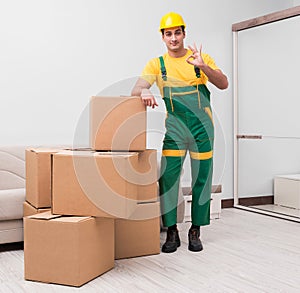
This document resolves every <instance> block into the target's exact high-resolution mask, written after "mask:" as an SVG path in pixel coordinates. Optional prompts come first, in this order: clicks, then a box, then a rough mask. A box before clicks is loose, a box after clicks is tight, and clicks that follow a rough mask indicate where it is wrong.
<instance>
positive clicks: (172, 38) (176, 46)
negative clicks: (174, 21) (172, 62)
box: [162, 26, 185, 52]
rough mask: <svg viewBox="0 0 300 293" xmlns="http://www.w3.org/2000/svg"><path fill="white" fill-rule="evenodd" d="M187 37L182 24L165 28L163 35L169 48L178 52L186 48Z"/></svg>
mask: <svg viewBox="0 0 300 293" xmlns="http://www.w3.org/2000/svg"><path fill="white" fill-rule="evenodd" d="M184 38H185V33H184V32H183V31H182V28H181V27H180V26H178V27H172V28H168V29H165V30H164V34H163V36H162V39H163V41H164V42H165V44H166V46H167V48H168V50H170V51H173V52H177V51H179V50H181V49H182V48H184V45H183V40H184Z"/></svg>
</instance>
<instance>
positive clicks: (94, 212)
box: [52, 151, 138, 218]
mask: <svg viewBox="0 0 300 293" xmlns="http://www.w3.org/2000/svg"><path fill="white" fill-rule="evenodd" d="M52 161H53V162H52V164H53V166H52V168H53V174H52V212H53V213H54V214H63V215H77V216H95V217H109V218H128V217H129V216H130V215H131V214H132V213H133V211H134V210H135V208H136V205H137V193H138V173H137V171H136V170H135V169H134V166H137V165H138V153H136V152H130V153H129V152H124V153H122V152H113V153H112V152H93V151H82V152H80V151H74V152H61V153H56V154H53V157H52Z"/></svg>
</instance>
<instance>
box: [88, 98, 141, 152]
mask: <svg viewBox="0 0 300 293" xmlns="http://www.w3.org/2000/svg"><path fill="white" fill-rule="evenodd" d="M90 141H91V148H92V149H95V150H100V151H102V150H114V151H143V150H145V149H146V107H145V105H144V104H143V102H142V100H141V98H140V97H98V96H94V97H91V100H90Z"/></svg>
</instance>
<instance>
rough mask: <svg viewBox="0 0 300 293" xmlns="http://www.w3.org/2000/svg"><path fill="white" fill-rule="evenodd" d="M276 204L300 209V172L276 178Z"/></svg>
mask: <svg viewBox="0 0 300 293" xmlns="http://www.w3.org/2000/svg"><path fill="white" fill-rule="evenodd" d="M274 204H276V205H280V206H284V207H288V208H293V209H298V210H300V174H291V175H278V176H276V177H275V178H274Z"/></svg>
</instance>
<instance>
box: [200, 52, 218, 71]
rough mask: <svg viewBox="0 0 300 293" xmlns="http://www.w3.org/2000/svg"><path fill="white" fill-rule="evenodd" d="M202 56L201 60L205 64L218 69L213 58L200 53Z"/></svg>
mask: <svg viewBox="0 0 300 293" xmlns="http://www.w3.org/2000/svg"><path fill="white" fill-rule="evenodd" d="M202 58H203V61H204V63H205V64H207V65H208V66H209V67H210V68H212V69H220V68H219V67H218V66H217V65H216V63H215V60H214V59H213V58H212V57H210V56H209V55H208V54H205V53H204V54H202Z"/></svg>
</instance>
